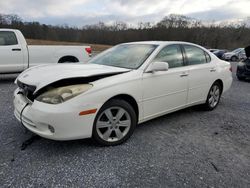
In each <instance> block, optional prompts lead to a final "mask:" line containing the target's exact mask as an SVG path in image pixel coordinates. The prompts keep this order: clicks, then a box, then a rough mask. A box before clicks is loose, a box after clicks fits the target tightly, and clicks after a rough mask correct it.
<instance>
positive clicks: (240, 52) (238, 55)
mask: <svg viewBox="0 0 250 188" xmlns="http://www.w3.org/2000/svg"><path fill="white" fill-rule="evenodd" d="M222 58H223V59H224V60H226V61H239V60H242V59H246V54H245V50H244V48H237V49H235V50H233V51H232V52H227V53H225V54H224V55H223V57H222Z"/></svg>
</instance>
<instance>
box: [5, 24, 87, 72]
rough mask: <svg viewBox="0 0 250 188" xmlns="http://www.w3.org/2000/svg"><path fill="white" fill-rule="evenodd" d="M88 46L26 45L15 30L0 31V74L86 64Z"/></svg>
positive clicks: (19, 33)
mask: <svg viewBox="0 0 250 188" xmlns="http://www.w3.org/2000/svg"><path fill="white" fill-rule="evenodd" d="M90 56H91V48H90V46H57V45H27V43H26V40H25V38H24V36H23V34H22V33H21V32H20V31H19V30H15V29H0V73H17V72H22V71H24V70H25V69H27V68H29V67H31V66H35V65H42V64H53V63H54V64H55V63H66V62H86V61H88V60H89V59H90Z"/></svg>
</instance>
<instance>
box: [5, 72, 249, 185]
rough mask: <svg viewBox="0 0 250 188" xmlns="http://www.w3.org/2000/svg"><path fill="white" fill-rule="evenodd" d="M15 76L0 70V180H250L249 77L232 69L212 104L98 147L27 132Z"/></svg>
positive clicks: (59, 182)
mask: <svg viewBox="0 0 250 188" xmlns="http://www.w3.org/2000/svg"><path fill="white" fill-rule="evenodd" d="M15 76H16V75H0V93H1V95H0V107H1V108H0V187H226V188H228V187H246V188H247V187H250V116H249V114H250V82H240V81H238V80H237V79H236V78H235V76H234V81H233V85H232V88H231V89H230V91H228V92H227V93H225V94H224V95H223V97H222V100H221V103H220V105H219V106H218V108H217V109H216V110H214V111H211V112H206V111H202V110H200V109H199V108H197V107H193V108H188V109H185V110H182V111H179V112H175V113H172V114H169V115H166V116H163V117H160V118H157V119H154V120H152V121H149V122H147V123H143V124H142V125H139V126H138V127H137V129H136V130H135V133H134V135H133V136H132V137H131V139H130V140H129V141H128V142H126V143H125V144H123V145H120V146H116V147H98V146H96V145H95V144H94V143H93V142H92V141H91V140H90V139H87V140H77V141H67V142H58V141H51V140H47V139H43V138H40V137H38V136H34V135H33V134H32V133H30V132H25V130H24V128H23V127H22V126H21V125H20V124H19V123H18V122H17V121H16V120H15V118H14V116H13V106H12V100H13V97H12V94H13V91H14V89H15V88H16V86H15V85H14V84H13V81H14V79H15Z"/></svg>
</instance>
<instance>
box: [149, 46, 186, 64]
mask: <svg viewBox="0 0 250 188" xmlns="http://www.w3.org/2000/svg"><path fill="white" fill-rule="evenodd" d="M156 61H161V62H167V63H168V64H169V68H174V67H181V66H183V56H182V52H181V47H180V46H179V45H169V46H166V47H165V48H163V49H162V50H161V51H160V52H159V53H158V54H157V56H156V57H155V59H154V62H156Z"/></svg>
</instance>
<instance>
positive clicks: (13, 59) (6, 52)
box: [0, 31, 24, 73]
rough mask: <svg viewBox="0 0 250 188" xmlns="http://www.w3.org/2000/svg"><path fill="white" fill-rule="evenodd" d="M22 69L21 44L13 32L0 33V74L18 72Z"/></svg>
mask: <svg viewBox="0 0 250 188" xmlns="http://www.w3.org/2000/svg"><path fill="white" fill-rule="evenodd" d="M23 69H24V57H23V52H22V47H21V44H18V40H17V37H16V34H15V33H14V32H13V31H0V72H1V73H8V72H20V71H22V70H23Z"/></svg>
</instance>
